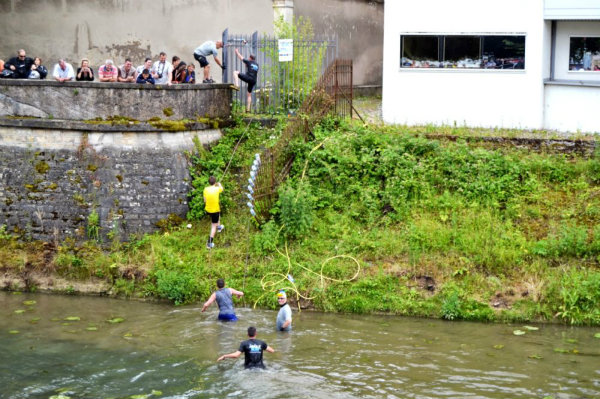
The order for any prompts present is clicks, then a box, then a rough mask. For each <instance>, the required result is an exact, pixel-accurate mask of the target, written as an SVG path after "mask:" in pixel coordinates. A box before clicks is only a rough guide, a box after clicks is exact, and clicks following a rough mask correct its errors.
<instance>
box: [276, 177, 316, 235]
mask: <svg viewBox="0 0 600 399" xmlns="http://www.w3.org/2000/svg"><path fill="white" fill-rule="evenodd" d="M277 207H278V209H279V221H280V223H281V226H282V231H283V234H284V235H285V236H286V237H289V238H299V237H302V236H304V235H305V234H306V233H307V232H308V230H309V229H310V227H311V225H312V221H313V211H314V201H313V199H312V196H311V190H310V186H309V185H308V184H302V183H300V184H299V185H298V188H293V187H292V186H291V184H286V185H285V186H283V188H282V189H281V190H280V191H279V200H278V202H277Z"/></svg>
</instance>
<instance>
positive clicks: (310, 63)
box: [222, 29, 337, 114]
mask: <svg viewBox="0 0 600 399" xmlns="http://www.w3.org/2000/svg"><path fill="white" fill-rule="evenodd" d="M222 40H223V62H225V64H226V65H227V69H225V70H224V71H223V77H222V79H223V82H225V83H233V82H234V77H233V73H234V71H240V72H246V67H245V65H244V64H243V62H242V61H241V60H240V59H239V58H238V57H237V56H236V54H235V50H236V49H237V50H238V51H239V52H240V53H241V55H242V56H243V57H244V58H248V56H249V55H250V54H253V55H254V56H255V57H256V62H257V63H258V65H259V68H260V69H259V72H258V80H257V84H256V86H255V88H254V91H253V93H252V107H251V111H252V112H254V113H268V114H275V113H288V114H295V113H296V112H297V110H298V109H299V108H300V105H301V104H302V102H303V101H304V99H305V98H306V96H307V95H308V94H309V93H310V91H311V90H312V88H313V87H314V86H315V84H316V83H317V82H318V80H319V78H320V77H321V76H322V74H323V73H324V71H325V70H326V69H327V66H328V65H330V64H331V63H332V62H333V61H334V60H335V58H336V57H337V41H336V39H332V40H330V39H318V40H294V41H293V47H292V48H293V58H292V61H287V62H280V61H279V39H277V38H275V37H272V36H267V35H259V34H258V32H254V33H253V34H251V35H233V34H229V30H228V29H226V30H225V31H224V32H223V39H222ZM246 90H247V89H246V85H245V84H244V83H242V84H241V90H240V91H239V92H236V93H235V95H234V96H235V97H234V100H237V101H239V102H240V103H241V104H242V106H243V107H244V108H246V106H247V104H246V101H247V91H246Z"/></svg>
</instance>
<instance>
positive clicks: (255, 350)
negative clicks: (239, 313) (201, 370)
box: [217, 327, 275, 369]
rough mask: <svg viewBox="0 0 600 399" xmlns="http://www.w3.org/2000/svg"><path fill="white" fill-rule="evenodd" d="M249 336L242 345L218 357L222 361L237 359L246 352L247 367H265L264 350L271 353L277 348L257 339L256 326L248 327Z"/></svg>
mask: <svg viewBox="0 0 600 399" xmlns="http://www.w3.org/2000/svg"><path fill="white" fill-rule="evenodd" d="M248 338H249V339H247V340H245V341H242V342H241V343H240V347H239V348H238V350H237V351H235V352H233V353H228V354H226V355H223V356H221V357H219V358H218V359H217V362H220V361H221V360H223V359H237V358H238V357H240V355H241V354H242V353H243V354H244V367H245V368H247V369H251V368H261V369H264V368H265V365H264V364H263V351H267V352H269V353H273V352H275V349H273V348H271V347H270V346H269V345H267V343H266V342H264V341H261V340H260V339H256V327H248Z"/></svg>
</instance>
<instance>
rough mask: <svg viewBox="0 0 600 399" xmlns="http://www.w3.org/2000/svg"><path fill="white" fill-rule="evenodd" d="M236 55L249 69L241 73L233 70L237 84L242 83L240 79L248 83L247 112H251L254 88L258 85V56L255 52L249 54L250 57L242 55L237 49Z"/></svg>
mask: <svg viewBox="0 0 600 399" xmlns="http://www.w3.org/2000/svg"><path fill="white" fill-rule="evenodd" d="M235 55H237V57H238V58H239V59H240V61H242V62H243V63H244V64H246V68H247V69H248V70H247V72H246V73H240V71H234V72H233V78H234V79H235V85H236V86H239V85H240V80H243V81H244V82H246V83H248V97H247V98H246V112H250V108H251V105H252V89H254V86H255V85H256V78H257V76H258V64H257V63H256V57H255V56H254V55H253V54H250V55H249V56H248V59H246V58H244V57H242V54H240V52H239V51H238V49H235Z"/></svg>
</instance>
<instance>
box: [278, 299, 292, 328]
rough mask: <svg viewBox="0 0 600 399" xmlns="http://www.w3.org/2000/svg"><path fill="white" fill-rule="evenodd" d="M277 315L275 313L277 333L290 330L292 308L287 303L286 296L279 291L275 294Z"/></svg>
mask: <svg viewBox="0 0 600 399" xmlns="http://www.w3.org/2000/svg"><path fill="white" fill-rule="evenodd" d="M277 303H278V304H279V313H277V331H291V330H292V308H290V305H288V303H287V295H286V294H285V291H283V290H281V291H279V292H278V293H277Z"/></svg>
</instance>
